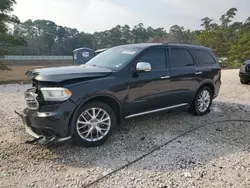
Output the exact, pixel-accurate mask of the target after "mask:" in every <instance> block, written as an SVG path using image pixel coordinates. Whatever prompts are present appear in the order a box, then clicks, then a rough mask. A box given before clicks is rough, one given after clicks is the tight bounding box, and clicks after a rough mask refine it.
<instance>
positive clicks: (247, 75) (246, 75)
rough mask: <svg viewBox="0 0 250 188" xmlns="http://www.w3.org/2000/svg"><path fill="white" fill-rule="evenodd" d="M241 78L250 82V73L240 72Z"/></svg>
mask: <svg viewBox="0 0 250 188" xmlns="http://www.w3.org/2000/svg"><path fill="white" fill-rule="evenodd" d="M239 77H240V78H241V79H243V80H250V72H244V73H243V72H239Z"/></svg>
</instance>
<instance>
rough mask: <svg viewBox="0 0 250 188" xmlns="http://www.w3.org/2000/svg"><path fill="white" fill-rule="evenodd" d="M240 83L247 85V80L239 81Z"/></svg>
mask: <svg viewBox="0 0 250 188" xmlns="http://www.w3.org/2000/svg"><path fill="white" fill-rule="evenodd" d="M240 82H241V83H242V84H249V80H244V79H240Z"/></svg>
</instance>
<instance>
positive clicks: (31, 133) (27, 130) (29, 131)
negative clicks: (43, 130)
mask: <svg viewBox="0 0 250 188" xmlns="http://www.w3.org/2000/svg"><path fill="white" fill-rule="evenodd" d="M24 127H25V130H26V132H27V133H28V134H29V135H30V136H32V137H34V138H40V137H43V136H41V135H38V134H36V133H35V132H34V131H32V129H31V128H29V127H28V126H27V125H24Z"/></svg>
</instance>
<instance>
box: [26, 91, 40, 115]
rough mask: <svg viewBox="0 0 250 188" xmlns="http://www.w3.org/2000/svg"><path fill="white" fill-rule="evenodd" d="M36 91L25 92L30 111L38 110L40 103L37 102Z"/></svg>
mask: <svg viewBox="0 0 250 188" xmlns="http://www.w3.org/2000/svg"><path fill="white" fill-rule="evenodd" d="M34 90H35V89H29V90H27V91H26V92H25V94H24V95H25V101H26V104H27V106H28V108H29V109H31V110H38V109H39V103H38V101H37V98H36V97H37V94H36V93H35V92H34Z"/></svg>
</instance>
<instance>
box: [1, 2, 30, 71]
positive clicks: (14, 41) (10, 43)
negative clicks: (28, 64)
mask: <svg viewBox="0 0 250 188" xmlns="http://www.w3.org/2000/svg"><path fill="white" fill-rule="evenodd" d="M15 3H16V1H15V0H1V1H0V56H3V55H5V54H8V53H9V52H10V51H11V49H12V48H13V47H14V46H17V45H24V44H26V42H25V41H24V40H23V39H22V38H19V37H13V36H12V35H11V34H10V33H9V32H8V31H9V28H8V25H7V24H18V23H20V21H19V19H18V18H17V17H16V16H15V15H12V14H11V13H12V12H13V8H12V7H13V5H14V4H15ZM0 69H7V68H6V67H5V66H4V65H3V64H1V63H0Z"/></svg>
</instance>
